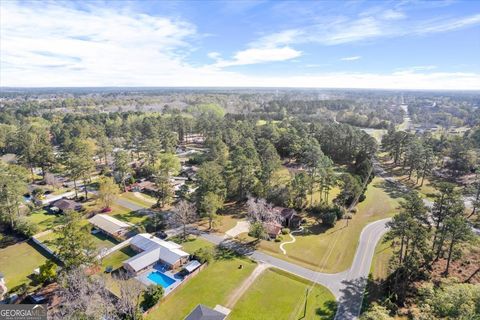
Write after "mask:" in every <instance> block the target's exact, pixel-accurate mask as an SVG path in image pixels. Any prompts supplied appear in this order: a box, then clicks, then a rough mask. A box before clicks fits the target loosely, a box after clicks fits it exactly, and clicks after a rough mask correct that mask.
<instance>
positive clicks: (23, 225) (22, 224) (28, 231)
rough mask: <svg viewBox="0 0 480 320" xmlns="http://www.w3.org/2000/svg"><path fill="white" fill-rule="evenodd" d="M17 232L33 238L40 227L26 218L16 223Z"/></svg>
mask: <svg viewBox="0 0 480 320" xmlns="http://www.w3.org/2000/svg"><path fill="white" fill-rule="evenodd" d="M15 231H17V232H18V233H21V234H23V235H24V236H26V237H31V236H33V235H34V234H35V233H37V231H38V226H37V225H36V224H33V223H31V222H30V221H28V220H26V219H24V218H19V219H17V220H16V221H15Z"/></svg>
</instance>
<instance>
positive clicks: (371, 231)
mask: <svg viewBox="0 0 480 320" xmlns="http://www.w3.org/2000/svg"><path fill="white" fill-rule="evenodd" d="M389 220H390V219H383V220H378V221H375V222H372V223H370V224H369V225H367V226H366V227H365V228H364V229H363V231H362V233H361V234H360V240H359V244H358V248H357V251H356V253H355V258H354V260H353V263H352V266H351V267H350V269H348V270H346V271H343V272H339V273H334V274H331V273H321V272H315V271H313V270H310V269H307V268H304V267H301V266H299V265H296V264H294V263H291V262H288V261H285V260H282V259H278V258H276V257H273V256H271V255H268V254H266V253H264V252H260V251H257V250H254V251H248V248H239V247H236V248H237V249H239V250H242V249H244V250H245V251H244V252H242V253H244V254H246V255H247V256H249V257H250V258H252V259H253V260H255V261H257V262H263V263H266V264H270V265H271V266H273V267H275V268H278V269H282V270H284V271H287V272H290V273H293V274H295V275H297V276H299V277H302V278H305V279H308V280H310V281H312V282H314V283H318V284H320V285H323V286H325V287H327V288H328V289H329V290H330V291H331V292H332V293H333V294H334V296H335V298H336V299H337V301H338V303H339V306H338V311H337V315H336V317H335V319H338V320H344V319H357V317H358V315H359V313H360V309H361V305H362V300H363V292H364V291H365V285H366V283H367V278H368V273H369V271H370V264H371V262H372V258H373V254H374V252H375V246H376V244H377V242H378V241H379V240H380V238H381V237H382V235H383V234H384V233H385V232H386V231H387V229H386V227H385V224H386V223H387V221H389ZM201 237H202V238H203V239H205V240H207V241H210V242H212V243H215V244H217V245H218V244H221V245H225V246H228V247H231V246H233V245H234V244H232V240H230V239H228V238H227V237H222V236H218V235H214V234H208V233H202V234H201Z"/></svg>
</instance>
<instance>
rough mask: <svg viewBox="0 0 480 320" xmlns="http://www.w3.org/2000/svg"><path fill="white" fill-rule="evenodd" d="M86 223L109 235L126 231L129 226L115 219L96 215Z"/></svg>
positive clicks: (105, 215) (104, 215)
mask: <svg viewBox="0 0 480 320" xmlns="http://www.w3.org/2000/svg"><path fill="white" fill-rule="evenodd" d="M88 221H89V222H90V223H91V224H93V225H94V226H95V227H97V228H99V229H102V230H104V231H106V232H108V233H110V234H115V233H118V232H119V231H122V230H124V229H127V228H129V227H130V226H131V224H129V223H126V222H123V221H120V220H118V219H115V218H114V217H111V216H109V215H107V214H97V215H95V216H93V217H92V218H90V219H88Z"/></svg>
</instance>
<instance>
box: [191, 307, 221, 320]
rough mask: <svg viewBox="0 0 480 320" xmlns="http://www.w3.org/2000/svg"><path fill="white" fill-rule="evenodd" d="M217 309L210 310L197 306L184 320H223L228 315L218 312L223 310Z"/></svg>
mask: <svg viewBox="0 0 480 320" xmlns="http://www.w3.org/2000/svg"><path fill="white" fill-rule="evenodd" d="M218 307H219V306H217V307H215V309H211V308H209V307H207V306H205V305H203V304H199V305H197V306H196V307H195V309H193V310H192V312H190V314H189V315H188V316H187V317H186V318H185V319H184V320H224V319H225V318H226V317H227V315H228V314H226V313H223V312H221V311H219V310H222V311H223V309H225V308H218ZM217 309H218V310H217Z"/></svg>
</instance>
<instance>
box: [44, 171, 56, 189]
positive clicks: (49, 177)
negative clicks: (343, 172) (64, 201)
mask: <svg viewBox="0 0 480 320" xmlns="http://www.w3.org/2000/svg"><path fill="white" fill-rule="evenodd" d="M44 180H45V183H46V184H48V185H49V186H52V188H54V189H58V188H59V187H60V182H59V181H58V179H57V178H56V177H55V175H54V174H53V173H50V172H46V173H45V178H44Z"/></svg>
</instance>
